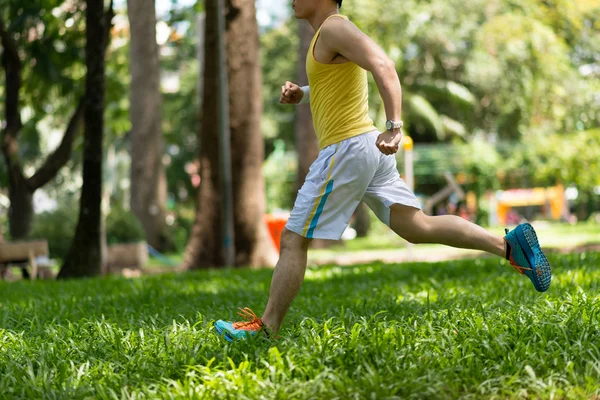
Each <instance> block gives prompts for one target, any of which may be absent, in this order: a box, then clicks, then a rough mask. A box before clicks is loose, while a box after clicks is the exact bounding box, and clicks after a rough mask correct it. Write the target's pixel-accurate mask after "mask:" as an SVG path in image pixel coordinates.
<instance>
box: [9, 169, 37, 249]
mask: <svg viewBox="0 0 600 400" xmlns="http://www.w3.org/2000/svg"><path fill="white" fill-rule="evenodd" d="M10 179H11V180H12V177H11V178H10ZM8 198H9V199H10V208H9V211H8V227H9V232H10V237H11V239H12V240H22V239H26V238H27V236H28V235H29V232H30V231H31V224H32V222H33V192H32V191H31V189H30V188H29V187H28V186H27V181H26V180H21V181H20V182H18V183H11V185H9V192H8Z"/></svg>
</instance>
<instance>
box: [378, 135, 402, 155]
mask: <svg viewBox="0 0 600 400" xmlns="http://www.w3.org/2000/svg"><path fill="white" fill-rule="evenodd" d="M401 141H402V131H401V130H400V129H398V130H396V131H385V132H383V133H382V134H381V135H379V136H378V137H377V142H375V143H376V144H377V148H378V149H379V151H381V152H382V153H383V154H385V155H388V156H389V155H392V154H396V153H397V152H398V146H400V142H401Z"/></svg>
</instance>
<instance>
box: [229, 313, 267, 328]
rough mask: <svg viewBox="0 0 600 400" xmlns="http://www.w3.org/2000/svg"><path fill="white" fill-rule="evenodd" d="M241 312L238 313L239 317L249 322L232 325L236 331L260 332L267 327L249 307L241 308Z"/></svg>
mask: <svg viewBox="0 0 600 400" xmlns="http://www.w3.org/2000/svg"><path fill="white" fill-rule="evenodd" d="M239 310H240V311H239V312H238V315H239V316H241V317H242V318H245V319H246V320H247V321H242V322H234V323H233V324H232V326H233V328H234V329H241V330H244V331H259V330H261V329H262V328H263V327H264V326H265V324H263V322H262V320H261V319H260V318H258V317H257V316H256V314H255V313H254V311H252V310H251V309H249V308H248V307H245V308H240V309H239Z"/></svg>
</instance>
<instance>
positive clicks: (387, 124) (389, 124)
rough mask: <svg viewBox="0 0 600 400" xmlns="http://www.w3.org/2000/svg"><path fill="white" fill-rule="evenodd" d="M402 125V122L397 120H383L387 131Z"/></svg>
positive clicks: (399, 127) (400, 127)
mask: <svg viewBox="0 0 600 400" xmlns="http://www.w3.org/2000/svg"><path fill="white" fill-rule="evenodd" d="M403 126H404V122H402V121H399V122H396V121H392V120H389V119H388V120H387V121H385V129H387V130H388V131H393V130H396V129H402V127H403Z"/></svg>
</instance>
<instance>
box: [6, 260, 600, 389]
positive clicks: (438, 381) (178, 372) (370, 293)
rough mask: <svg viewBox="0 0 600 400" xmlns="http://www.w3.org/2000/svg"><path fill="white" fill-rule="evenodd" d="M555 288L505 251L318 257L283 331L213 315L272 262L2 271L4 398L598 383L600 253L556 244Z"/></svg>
mask: <svg viewBox="0 0 600 400" xmlns="http://www.w3.org/2000/svg"><path fill="white" fill-rule="evenodd" d="M550 260H551V262H552V264H553V267H554V274H555V275H554V281H553V284H552V287H551V289H550V290H549V291H548V292H547V293H545V294H538V293H537V292H535V291H534V290H533V287H532V285H531V283H530V282H529V280H528V279H527V278H525V277H523V276H520V275H518V274H517V273H516V272H514V271H513V270H512V269H511V268H510V267H509V266H508V265H507V264H506V263H505V262H503V261H500V262H499V261H498V260H494V259H489V258H482V259H477V260H462V261H453V262H445V263H437V264H426V263H414V264H404V265H382V264H371V265H364V266H353V267H346V268H342V267H337V266H330V267H325V268H319V269H309V270H308V271H307V278H306V282H305V285H304V287H303V289H302V291H301V293H300V296H299V297H298V298H297V299H296V301H295V302H294V304H293V307H292V310H291V312H290V314H289V316H288V318H287V321H286V325H285V328H284V329H283V331H282V332H281V338H280V339H279V340H272V341H268V340H262V339H260V340H251V341H248V342H240V343H236V344H228V343H225V342H224V341H223V340H222V339H221V338H219V337H217V336H216V335H215V334H214V333H213V331H212V329H211V323H212V321H213V320H215V319H218V318H227V319H231V318H234V317H235V311H236V307H244V306H248V307H251V308H254V309H255V311H257V312H260V311H262V309H263V307H264V303H265V301H266V295H267V292H268V288H269V282H270V278H271V273H272V272H271V271H270V270H223V271H201V272H195V273H186V274H180V275H175V274H168V275H161V276H148V277H144V278H141V279H134V280H126V279H123V278H103V279H90V280H81V281H68V282H39V281H37V282H25V281H20V282H15V283H0V304H1V306H0V398H25V399H34V398H46V399H83V398H94V399H110V398H130V399H133V398H135V399H140V398H161V399H163V398H179V399H187V398H206V399H214V398H216V399H285V398H294V399H359V398H360V399H362V398H377V399H380V398H381V399H384V398H414V399H440V398H442V399H443V398H458V397H461V398H556V399H562V398H572V399H581V398H590V397H591V396H594V395H596V396H598V395H600V389H599V382H600V347H599V346H600V329H599V328H600V326H599V325H600V290H599V289H600V270H599V269H598V264H599V263H600V254H597V253H587V254H585V253H584V254H580V255H567V256H565V255H552V256H551V257H550Z"/></svg>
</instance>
